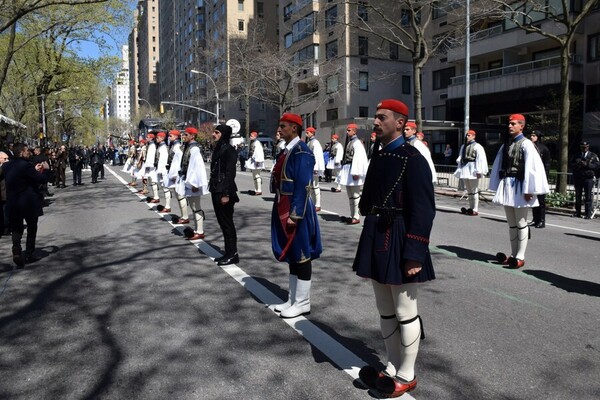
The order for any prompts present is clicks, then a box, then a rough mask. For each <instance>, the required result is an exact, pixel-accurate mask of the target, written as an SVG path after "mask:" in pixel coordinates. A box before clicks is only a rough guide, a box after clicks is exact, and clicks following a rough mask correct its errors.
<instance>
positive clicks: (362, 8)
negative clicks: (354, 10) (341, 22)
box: [358, 2, 369, 22]
mask: <svg viewBox="0 0 600 400" xmlns="http://www.w3.org/2000/svg"><path fill="white" fill-rule="evenodd" d="M358 18H360V19H362V20H363V21H365V22H366V21H368V20H369V10H368V8H367V3H364V2H360V3H358Z"/></svg>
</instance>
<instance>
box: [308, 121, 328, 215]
mask: <svg viewBox="0 0 600 400" xmlns="http://www.w3.org/2000/svg"><path fill="white" fill-rule="evenodd" d="M316 132H317V130H316V129H315V128H313V127H312V126H309V127H308V128H306V137H307V139H308V141H307V144H308V148H309V149H310V151H312V152H313V155H314V156H315V168H314V170H313V179H312V186H311V188H310V189H311V190H310V198H311V199H312V200H313V203H314V204H315V209H316V210H317V211H321V187H320V186H319V179H320V178H321V177H322V176H323V173H324V172H325V158H324V157H323V147H321V143H319V141H318V140H317V138H316V137H315V134H316Z"/></svg>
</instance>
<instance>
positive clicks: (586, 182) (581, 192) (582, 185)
mask: <svg viewBox="0 0 600 400" xmlns="http://www.w3.org/2000/svg"><path fill="white" fill-rule="evenodd" d="M593 188H594V178H589V179H581V180H579V179H576V180H575V214H577V215H581V200H582V197H583V203H584V206H585V215H586V217H591V216H592V189H593Z"/></svg>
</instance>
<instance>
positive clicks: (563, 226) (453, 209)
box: [435, 205, 600, 235]
mask: <svg viewBox="0 0 600 400" xmlns="http://www.w3.org/2000/svg"><path fill="white" fill-rule="evenodd" d="M435 208H439V209H440V210H448V211H456V212H458V213H460V209H458V208H456V207H449V206H439V205H438V206H436V207H435ZM479 215H486V216H488V217H494V218H498V219H503V220H506V216H504V215H498V214H491V213H485V212H481V211H480V212H479ZM546 226H552V227H554V228H562V229H567V230H571V231H576V232H584V233H591V234H593V235H600V232H598V231H591V230H589V229H579V228H573V227H570V226H565V225H558V224H549V223H547V222H546Z"/></svg>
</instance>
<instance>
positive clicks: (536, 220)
mask: <svg viewBox="0 0 600 400" xmlns="http://www.w3.org/2000/svg"><path fill="white" fill-rule="evenodd" d="M543 137H544V135H542V134H541V133H540V132H537V131H533V132H531V135H530V137H529V139H530V140H531V141H532V142H533V144H534V145H535V149H536V150H537V152H538V153H539V154H540V157H541V158H542V163H543V164H544V170H545V171H546V179H548V178H549V177H550V175H549V173H550V164H551V163H552V155H551V153H550V149H549V148H548V146H546V145H545V144H544V143H542V139H543ZM537 198H538V203H539V204H540V205H539V206H537V207H533V209H532V210H531V211H532V213H533V226H535V227H536V228H545V227H546V195H545V194H538V195H537Z"/></svg>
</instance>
